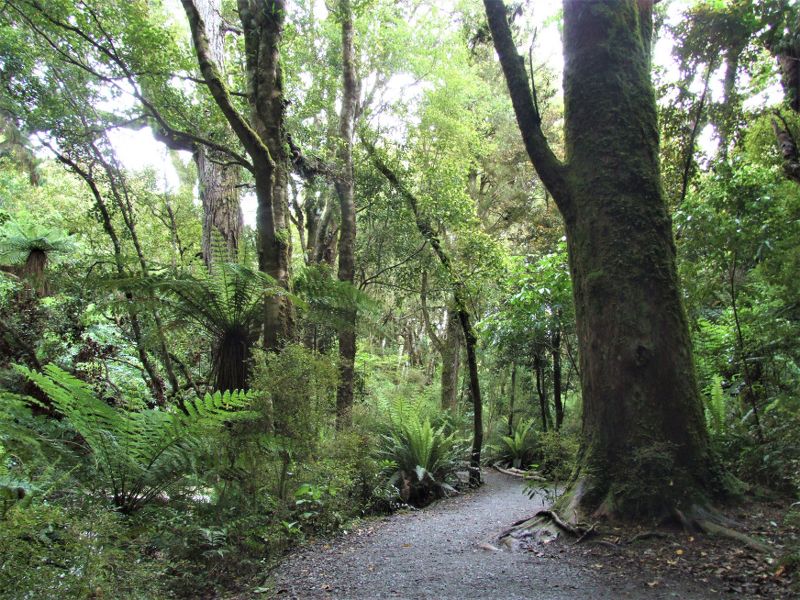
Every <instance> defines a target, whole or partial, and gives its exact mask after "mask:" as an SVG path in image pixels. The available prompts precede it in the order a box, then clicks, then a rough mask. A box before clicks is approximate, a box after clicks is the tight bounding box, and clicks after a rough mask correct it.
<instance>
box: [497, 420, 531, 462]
mask: <svg viewBox="0 0 800 600" xmlns="http://www.w3.org/2000/svg"><path fill="white" fill-rule="evenodd" d="M532 428H533V419H528V420H525V421H518V422H517V423H516V425H514V431H513V432H512V435H510V436H509V435H504V436H503V437H502V438H500V439H501V440H502V441H503V443H504V444H505V448H504V450H505V452H504V453H503V454H504V455H505V456H507V457H508V460H509V462H510V463H511V466H513V467H516V468H518V469H520V468H526V467H527V466H528V465H529V464H530V463H531V461H532V460H533V455H534V452H535V450H536V445H537V440H536V438H535V437H534V436H533V435H531V431H532Z"/></svg>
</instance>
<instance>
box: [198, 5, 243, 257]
mask: <svg viewBox="0 0 800 600" xmlns="http://www.w3.org/2000/svg"><path fill="white" fill-rule="evenodd" d="M195 4H196V6H197V10H198V12H199V13H200V16H201V18H202V20H203V22H204V23H205V33H206V36H207V38H208V49H209V56H210V58H211V59H212V60H213V61H214V62H216V63H217V64H218V65H220V68H222V66H223V65H224V63H225V46H224V42H225V31H224V23H223V20H222V14H221V10H222V1H221V0H195ZM193 156H194V161H195V164H196V165H197V177H198V180H199V183H200V202H201V204H202V206H203V237H202V240H201V250H202V253H203V261H204V262H205V264H206V266H211V264H212V263H213V262H214V261H235V260H236V256H237V250H238V247H239V240H240V239H241V236H242V229H243V227H244V220H243V217H242V208H241V206H240V204H239V192H238V188H237V187H236V186H237V184H238V183H239V167H238V166H235V165H224V164H219V163H218V162H215V161H214V160H213V157H212V156H211V154H210V151H209V150H208V148H206V147H205V146H203V145H201V144H195V148H194V152H193ZM215 252H217V253H222V255H221V256H215V255H214V254H215Z"/></svg>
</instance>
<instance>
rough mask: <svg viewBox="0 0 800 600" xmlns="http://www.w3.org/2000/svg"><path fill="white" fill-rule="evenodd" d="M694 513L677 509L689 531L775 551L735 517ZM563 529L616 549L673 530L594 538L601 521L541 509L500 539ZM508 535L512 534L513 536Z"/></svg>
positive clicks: (549, 537) (551, 535)
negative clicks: (738, 526) (568, 518)
mask: <svg viewBox="0 0 800 600" xmlns="http://www.w3.org/2000/svg"><path fill="white" fill-rule="evenodd" d="M690 515H691V516H687V515H686V514H684V513H683V512H681V511H680V510H678V509H675V510H674V511H673V518H674V520H675V521H677V522H678V523H680V524H681V525H682V526H683V527H684V529H685V530H686V531H687V532H689V533H694V532H696V531H698V530H699V531H700V532H702V533H705V534H707V535H714V536H719V537H726V538H728V539H732V540H734V541H737V542H740V543H741V544H744V545H745V546H747V547H748V548H750V549H751V550H754V551H756V552H760V553H764V554H770V553H772V552H774V549H773V548H771V547H770V546H768V545H767V544H764V543H763V542H760V541H758V540H756V539H754V538H752V537H750V536H748V535H746V534H744V533H741V532H740V531H736V530H735V529H732V528H731V527H728V526H727V523H734V521H731V520H730V519H728V518H726V517H725V516H723V515H721V514H717V513H715V512H711V511H709V510H707V509H704V508H700V507H693V508H692V509H691V513H690ZM723 523H726V524H723ZM562 533H565V534H567V535H569V536H571V537H573V538H575V541H574V542H573V543H572V544H573V545H575V544H580V543H582V542H585V541H586V540H590V539H591V543H594V544H600V545H603V546H607V547H609V548H611V549H615V550H618V549H620V548H621V547H622V546H627V545H629V544H633V543H635V542H638V541H641V540H646V539H652V538H667V537H669V534H668V533H666V532H662V531H653V530H651V531H642V532H640V533H637V534H636V535H633V536H631V537H630V538H628V539H626V540H621V539H620V538H616V540H615V541H609V540H605V539H593V538H597V537H598V536H600V535H601V532H600V531H598V527H597V523H593V524H591V525H587V524H581V523H576V524H571V523H569V522H568V521H566V520H565V519H563V518H562V517H561V516H560V515H559V514H558V513H557V512H556V511H554V510H540V511H539V512H537V513H536V514H535V515H533V516H532V517H530V518H527V519H522V520H520V521H517V522H516V523H514V524H513V525H512V526H511V527H510V528H509V529H506V530H505V531H503V533H501V534H500V536H499V539H500V541H501V543H505V544H506V545H507V546H513V543H514V540H521V539H523V538H528V537H533V538H535V539H537V541H544V543H549V542H551V541H553V540H554V539H556V538H557V537H559V535H560V534H562ZM508 538H510V540H509V539H508Z"/></svg>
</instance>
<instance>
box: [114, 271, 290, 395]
mask: <svg viewBox="0 0 800 600" xmlns="http://www.w3.org/2000/svg"><path fill="white" fill-rule="evenodd" d="M113 285H115V286H117V287H121V288H123V289H126V290H129V291H132V292H133V291H139V292H147V293H148V294H153V293H154V292H160V293H162V294H164V295H165V296H166V299H164V300H161V301H160V304H161V305H162V306H163V305H166V306H167V307H168V308H169V309H170V310H171V311H172V313H173V315H174V316H175V320H176V322H178V323H187V322H189V323H194V324H195V325H197V326H199V327H200V328H201V329H202V330H203V331H204V332H205V333H206V334H207V335H208V336H209V338H210V341H211V355H212V363H213V371H214V373H213V374H214V387H215V389H217V390H232V389H243V388H245V387H246V386H247V383H248V378H249V374H250V373H249V365H250V359H251V350H252V347H253V344H254V343H255V341H256V340H257V339H258V334H259V331H260V327H261V325H262V323H263V319H264V314H263V310H264V299H265V298H267V297H269V296H276V295H286V294H287V292H286V290H284V289H283V288H282V287H280V286H279V285H278V284H277V283H276V282H275V280H274V279H273V278H272V277H270V276H269V275H267V274H266V273H261V272H259V271H255V270H253V269H249V268H248V267H245V266H244V265H240V264H236V263H217V264H215V265H214V267H213V269H212V270H211V272H210V273H207V274H205V275H204V276H202V277H195V276H191V275H183V276H181V277H177V278H163V277H146V278H136V279H126V280H124V281H114V282H113ZM292 299H293V300H295V301H296V298H294V297H293V296H292Z"/></svg>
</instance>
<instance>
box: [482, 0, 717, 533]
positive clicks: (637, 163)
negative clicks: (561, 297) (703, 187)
mask: <svg viewBox="0 0 800 600" xmlns="http://www.w3.org/2000/svg"><path fill="white" fill-rule="evenodd" d="M652 4H653V2H652V0H613V1H612V0H593V1H585V0H565V2H564V54H565V69H564V99H565V127H566V132H565V133H566V135H565V141H566V155H567V163H566V164H564V163H561V162H559V161H558V160H557V159H556V158H555V157H554V156H553V154H552V152H551V151H549V148H547V147H546V141H545V140H544V136H543V134H542V132H541V128H540V126H539V115H538V113H537V112H536V109H535V106H534V103H533V99H532V97H531V93H530V90H529V88H528V82H527V75H526V73H525V68H524V64H523V62H522V58H521V57H520V56H519V55H518V54H517V51H516V47H515V46H514V42H513V40H512V38H511V32H510V28H509V25H508V22H507V20H506V15H505V7H504V6H503V3H502V1H499V0H484V5H485V7H486V12H487V16H488V19H489V25H490V28H491V31H492V36H493V39H494V44H495V48H496V49H497V52H498V55H499V57H500V62H501V64H502V67H503V71H504V73H505V76H506V82H507V84H508V87H509V91H510V94H511V97H512V101H513V105H514V109H515V112H516V115H517V122H518V124H519V126H520V129H521V131H522V134H523V140H524V141H525V143H526V148H527V150H528V153H529V156H530V158H531V161H532V162H533V164H534V167H535V168H536V169H537V172H538V173H539V175H540V177H541V179H542V181H543V182H544V184H545V186H546V187H547V188H548V190H549V191H550V193H551V194H552V195H553V197H554V199H555V201H556V203H557V205H558V207H559V209H560V211H561V213H562V215H563V217H564V220H565V225H566V230H567V244H568V250H569V258H570V271H571V275H572V281H573V295H574V301H575V309H576V324H577V333H578V342H579V349H580V365H581V368H580V371H581V381H582V389H583V425H582V431H583V441H582V446H581V450H580V453H579V464H578V466H577V469H576V472H575V475H574V478H573V481H572V483H571V485H570V488H569V490H568V492H567V493H566V494H565V495H564V497H563V498H562V501H561V503H562V506H563V507H564V508H565V509H566V510H567V511H568V512H569V513H571V514H572V516H575V517H577V516H578V515H579V514H580V513H589V514H596V515H611V516H621V517H633V516H636V515H642V516H644V515H646V516H663V515H664V514H665V513H670V512H671V511H672V510H674V509H675V508H677V507H682V508H684V509H691V508H692V507H693V506H695V505H698V504H704V503H707V502H708V501H709V496H710V494H711V493H712V491H714V490H715V486H716V485H717V483H718V479H716V475H717V473H716V466H715V464H714V461H713V460H712V457H711V454H710V450H709V442H708V434H707V432H706V429H705V423H704V420H703V410H702V404H701V399H700V395H699V393H698V390H697V382H696V377H695V373H694V365H693V361H692V351H691V344H690V341H689V332H688V327H687V321H686V316H685V313H684V309H683V306H682V302H681V296H680V290H679V286H678V278H677V271H676V266H675V246H674V242H673V239H672V230H671V222H670V218H669V215H668V213H667V209H666V206H665V203H664V199H663V194H662V189H661V181H660V173H659V162H658V161H659V154H658V129H657V116H656V104H655V97H654V93H653V88H652V83H651V80H650V69H651V64H650V48H651V33H652ZM542 144H544V147H542ZM664 464H668V465H669V476H668V477H661V478H653V477H652V476H651V477H649V478H648V479H647V483H646V484H644V483H643V478H642V476H643V474H650V473H655V472H660V471H659V468H661V467H660V465H664ZM661 470H662V471H663V468H661Z"/></svg>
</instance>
